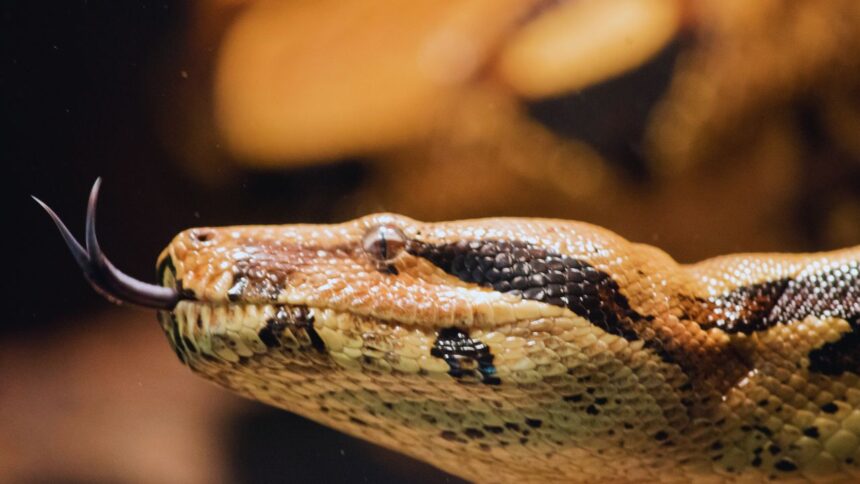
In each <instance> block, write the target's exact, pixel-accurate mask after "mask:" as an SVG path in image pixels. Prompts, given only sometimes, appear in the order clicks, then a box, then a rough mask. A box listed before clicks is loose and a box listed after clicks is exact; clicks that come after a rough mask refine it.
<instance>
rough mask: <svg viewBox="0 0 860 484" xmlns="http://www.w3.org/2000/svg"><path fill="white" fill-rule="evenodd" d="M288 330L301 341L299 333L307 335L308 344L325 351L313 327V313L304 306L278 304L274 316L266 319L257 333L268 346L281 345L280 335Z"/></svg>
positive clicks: (323, 343) (321, 351) (323, 344)
mask: <svg viewBox="0 0 860 484" xmlns="http://www.w3.org/2000/svg"><path fill="white" fill-rule="evenodd" d="M286 330H289V331H290V332H291V333H293V335H295V336H296V338H297V339H299V341H301V338H300V335H301V333H302V332H304V333H305V334H306V335H307V338H308V341H309V342H310V345H311V346H313V347H314V348H315V349H316V350H317V351H319V352H320V353H323V352H325V342H323V340H322V338H321V337H320V335H319V333H317V331H316V329H314V315H313V313H312V312H311V311H310V310H308V308H307V307H306V306H278V308H277V312H276V313H275V317H274V318H270V319H269V320H267V321H266V325H265V326H264V327H263V328H262V329H261V330H260V331H259V332H258V333H257V336H259V337H260V340H261V341H262V342H263V343H264V344H265V345H266V346H267V347H269V348H277V347H279V346H281V345H282V343H281V339H280V338H281V335H282V334H283V333H284V331H286Z"/></svg>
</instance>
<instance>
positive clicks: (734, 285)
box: [159, 214, 860, 482]
mask: <svg viewBox="0 0 860 484" xmlns="http://www.w3.org/2000/svg"><path fill="white" fill-rule="evenodd" d="M379 227H384V229H383V231H382V234H381V236H380V230H379ZM398 237H399V238H402V240H399V239H398ZM383 259H388V260H383ZM159 278H160V282H161V284H163V285H165V286H168V287H178V288H179V289H180V290H181V291H182V294H183V300H182V301H180V302H179V303H178V304H177V305H176V307H175V309H173V310H172V311H161V312H160V313H159V314H160V320H161V322H162V326H163V328H164V330H165V331H166V333H167V334H168V336H169V339H170V341H171V344H172V345H173V346H174V348H175V349H176V351H177V354H178V355H179V357H180V359H181V360H182V361H183V362H185V363H186V364H187V365H188V366H189V367H190V368H191V369H192V370H194V371H195V372H197V373H199V374H201V375H203V376H204V377H206V378H208V379H210V380H212V381H214V382H215V383H217V384H219V385H221V386H223V387H225V388H228V389H230V390H232V391H235V392H237V393H239V394H241V395H244V396H246V397H249V398H253V399H256V400H260V401H263V402H266V403H268V404H271V405H274V406H277V407H281V408H284V409H286V410H289V411H291V412H295V413H297V414H299V415H303V416H305V417H307V418H310V419H312V420H315V421H317V422H320V423H322V424H324V425H327V426H330V427H332V428H335V429H338V430H340V431H343V432H346V433H348V434H351V435H354V436H356V437H359V438H363V439H367V440H370V441H372V442H374V443H377V444H380V445H383V446H386V447H388V448H391V449H394V450H397V451H399V452H403V453H405V454H408V455H411V456H413V457H415V458H418V459H421V460H423V461H426V462H429V463H431V464H433V465H435V466H437V467H439V468H441V469H444V470H445V471H447V472H450V473H452V474H455V475H458V476H461V477H463V478H466V479H470V480H475V481H508V482H513V481H517V482H532V481H535V482H537V481H558V480H564V481H581V482H597V481H598V480H599V479H603V480H610V481H618V482H621V481H642V482H654V481H658V480H659V481H672V482H675V481H678V482H688V481H693V480H695V481H696V482H699V481H701V482H710V481H713V482H722V481H760V480H765V479H768V478H771V477H777V478H779V479H786V480H797V481H805V480H826V481H828V482H833V481H851V480H853V479H856V478H860V376H858V373H860V355H858V354H857V353H858V351H857V350H858V347H857V344H858V341H860V329H858V325H860V247H856V248H853V249H846V250H841V251H835V252H827V253H818V254H741V255H732V256H726V257H720V258H716V259H712V260H708V261H704V262H701V263H699V264H695V265H690V266H684V265H679V264H677V263H676V262H674V261H673V260H672V259H671V258H670V257H669V256H668V255H666V254H665V253H663V252H661V251H660V250H658V249H655V248H653V247H649V246H646V245H640V244H633V243H630V242H628V241H626V240H624V239H622V238H621V237H619V236H617V235H615V234H612V233H610V232H608V231H606V230H603V229H600V228H598V227H594V226H591V225H587V224H583V223H575V222H568V221H561V220H542V219H485V220H468V221H459V222H448V223H421V222H416V221H414V220H411V219H408V218H405V217H401V216H397V215H390V214H380V215H372V216H368V217H364V218H361V219H357V220H354V221H351V222H346V223H343V224H340V225H290V226H243V227H225V228H204V229H192V230H188V231H185V232H182V233H181V234H179V235H178V236H177V237H176V238H175V239H174V240H173V241H172V242H171V243H170V245H169V246H168V247H167V249H165V251H164V252H163V253H162V255H161V257H160V258H159ZM284 438H290V437H289V436H285V437H284Z"/></svg>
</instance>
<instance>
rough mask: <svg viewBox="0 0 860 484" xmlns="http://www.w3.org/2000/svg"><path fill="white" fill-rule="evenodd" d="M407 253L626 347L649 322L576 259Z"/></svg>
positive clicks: (471, 244)
mask: <svg viewBox="0 0 860 484" xmlns="http://www.w3.org/2000/svg"><path fill="white" fill-rule="evenodd" d="M407 250H409V252H410V253H412V254H413V255H416V256H419V257H423V258H425V259H427V260H429V261H430V262H432V263H433V264H434V265H436V266H438V267H440V268H441V269H442V270H444V271H445V272H447V273H448V274H451V275H454V276H456V277H457V278H459V279H461V280H462V281H465V282H470V283H475V284H479V285H481V286H485V287H492V288H493V289H495V290H496V291H499V292H504V293H509V294H515V295H519V296H521V297H522V298H523V299H531V300H535V301H541V302H545V303H547V304H552V305H554V306H561V307H567V308H569V309H570V310H571V311H573V312H574V313H576V314H577V315H579V316H582V317H583V318H585V319H587V320H588V321H590V322H591V323H592V324H594V325H596V326H598V327H600V328H601V329H603V330H604V331H606V332H608V333H611V334H614V335H617V336H621V337H623V338H625V339H627V340H630V341H634V340H637V339H639V335H638V333H637V330H636V328H637V327H638V326H641V325H642V323H646V322H648V321H651V320H652V319H653V317H652V316H643V315H641V314H639V313H637V312H636V311H634V310H633V309H632V308H631V307H630V304H629V302H628V300H627V298H626V297H625V296H624V295H623V294H622V293H621V289H620V288H619V287H618V283H617V282H615V280H614V279H612V277H611V276H610V275H609V274H606V273H605V272H602V271H600V270H598V269H596V268H595V267H594V266H592V265H590V264H588V263H587V262H584V261H582V260H580V259H576V258H573V257H568V256H562V255H560V254H556V253H553V252H550V251H548V250H546V249H543V248H540V247H537V246H534V245H532V244H528V243H525V242H519V241H499V240H476V241H460V242H456V243H450V244H440V245H432V244H426V243H423V242H415V241H413V242H411V243H410V244H409V246H408V249H407Z"/></svg>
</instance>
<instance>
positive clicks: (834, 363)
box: [809, 315, 860, 413]
mask: <svg viewBox="0 0 860 484" xmlns="http://www.w3.org/2000/svg"><path fill="white" fill-rule="evenodd" d="M848 323H849V324H850V325H851V331H848V332H847V333H844V334H843V335H842V337H841V338H839V339H838V340H836V341H834V342H832V343H825V344H823V345H822V346H821V347H819V348H816V349H814V350H812V351H810V352H809V371H812V372H815V373H821V374H824V375H831V376H838V375H841V374H843V373H845V372H846V371H850V372H852V373H855V374H857V375H860V315H858V316H856V317H855V318H854V319H851V320H849V321H848ZM830 405H833V404H832V403H831V404H830ZM834 407H836V406H835V405H833V406H832V407H831V406H829V405H828V406H827V408H826V409H825V408H824V407H822V410H823V411H825V412H827V413H833V412H830V410H833V411H834V412H835V411H836V410H838V408H834Z"/></svg>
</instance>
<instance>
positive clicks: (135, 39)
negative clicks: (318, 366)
mask: <svg viewBox="0 0 860 484" xmlns="http://www.w3.org/2000/svg"><path fill="white" fill-rule="evenodd" d="M0 38H2V42H0V46H2V47H0V49H2V50H0V62H2V69H0V99H2V116H3V118H4V119H3V121H4V122H3V128H2V131H0V133H2V134H0V156H2V161H3V166H4V167H6V170H7V171H6V175H5V176H3V178H2V179H3V181H4V184H5V186H4V190H3V192H4V193H5V194H7V195H8V196H7V197H4V199H6V200H7V202H5V203H4V209H3V210H2V211H0V213H2V215H3V219H2V227H4V230H3V233H4V234H5V237H4V238H5V239H6V241H7V243H6V244H4V245H6V246H7V249H6V251H7V252H6V254H5V257H4V260H6V261H7V265H6V271H5V273H6V277H4V278H3V280H4V287H5V288H6V289H5V290H4V294H5V295H6V297H5V307H6V308H7V309H6V310H5V312H4V316H3V318H2V319H0V429H2V430H0V481H3V482H15V481H25V482H43V481H64V482H93V481H96V482H108V481H109V482H280V481H284V480H291V481H297V482H307V481H311V480H319V479H322V480H325V481H335V482H336V481H342V482H345V481H356V480H362V481H368V482H379V481H407V480H408V481H426V482H438V481H444V480H448V481H453V480H455V479H453V478H450V477H448V476H446V475H444V474H442V473H441V472H438V471H435V470H433V469H432V468H430V467H428V466H426V465H424V464H421V463H419V462H415V461H411V460H408V459H407V458H405V457H402V456H399V455H397V454H393V453H391V452H388V451H385V450H383V449H380V448H377V447H375V446H372V445H370V444H365V443H362V442H358V441H356V440H354V439H350V438H347V437H345V436H342V435H340V434H338V433H336V432H334V431H331V430H328V429H326V428H323V427H320V426H318V425H316V424H313V423H311V422H308V421H306V420H304V419H301V418H298V417H295V416H292V415H290V414H287V413H286V412H280V411H277V410H272V409H268V408H266V407H263V406H262V405H259V404H256V403H254V402H248V401H244V400H241V399H239V398H237V397H234V396H232V395H230V394H228V393H227V392H225V391H222V390H219V389H217V388H215V387H214V386H211V385H209V384H208V383H206V382H204V381H203V380H201V379H198V378H196V377H194V376H193V375H191V373H190V372H189V371H188V370H187V369H186V368H184V367H182V366H181V364H180V363H179V362H178V361H177V360H176V358H175V356H173V355H172V353H171V352H170V350H169V348H168V345H167V342H166V341H165V340H164V338H163V336H162V334H161V331H160V329H159V328H158V325H157V324H156V322H155V317H154V315H153V314H151V313H149V312H146V311H141V310H135V309H133V308H113V307H110V306H109V304H108V303H106V302H105V301H104V300H102V299H101V298H100V297H98V296H97V295H96V294H95V293H94V292H93V291H92V290H91V289H90V288H89V287H88V286H87V285H86V283H85V282H84V280H83V278H82V277H81V275H80V274H79V271H78V269H77V268H76V267H75V265H74V262H73V261H72V258H71V257H70V256H69V254H68V253H67V251H66V249H65V247H63V245H62V243H61V241H60V238H59V236H58V235H57V233H56V230H55V228H54V227H53V226H52V225H51V223H50V221H49V219H48V218H47V217H46V216H45V215H44V213H41V211H40V209H39V208H38V207H37V206H36V205H35V204H34V203H33V202H32V201H31V200H30V198H29V195H30V194H35V195H37V196H39V197H40V198H42V199H43V200H45V201H46V202H47V203H48V204H50V205H51V206H52V207H53V208H54V209H55V210H57V212H58V213H59V214H60V215H61V216H62V217H63V218H64V219H65V220H66V222H67V224H69V226H70V228H71V229H72V231H73V232H75V233H76V234H78V235H80V234H81V233H82V230H83V218H84V210H85V202H86V196H87V193H88V190H89V187H90V186H91V184H92V182H93V181H94V180H95V178H96V177H97V176H102V177H103V178H104V187H103V189H102V194H101V200H100V209H99V210H100V211H99V226H100V230H99V232H100V238H101V241H102V245H103V247H104V249H105V251H106V252H107V253H108V254H109V255H110V256H111V258H112V259H113V261H114V262H115V263H116V265H117V266H119V267H121V268H123V269H124V270H125V271H127V272H128V273H130V274H132V275H134V276H136V277H138V278H141V279H144V280H153V277H154V274H153V272H154V267H153V265H154V261H155V257H156V256H157V255H158V253H159V251H160V250H161V249H162V248H163V246H164V245H166V244H167V242H168V241H169V240H170V238H171V237H172V236H173V235H174V234H175V233H176V232H178V231H180V230H182V229H184V228H187V227H190V226H199V225H225V224H250V223H288V222H299V221H301V222H315V223H322V222H334V221H341V220H346V219H349V218H352V217H355V216H358V215H362V214H366V213H370V212H376V211H383V210H384V211H394V212H400V213H403V214H406V215H409V216H412V217H414V218H418V219H423V220H444V219H458V218H467V217H480V216H493V215H522V216H547V217H561V218H570V219H579V220H584V221H588V222H591V223H596V224H599V225H602V226H604V227H607V228H609V229H612V230H614V231H616V232H618V233H620V234H621V235H623V236H625V237H627V238H629V239H631V240H635V241H639V242H647V243H650V244H653V245H656V246H659V247H661V248H663V249H664V250H666V251H668V252H669V253H670V254H672V255H673V256H674V257H675V258H676V259H677V260H679V261H682V262H692V261H695V260H699V259H701V258H705V257H709V256H713V255H717V254H721V253H726V252H737V251H804V250H823V249H830V248H836V247H840V246H848V245H853V244H858V243H860V3H858V2H856V0H833V1H830V2H818V1H814V0H805V1H797V0H762V1H758V2H746V1H740V0H728V1H727V0H699V1H693V0H635V1H634V0H578V1H558V0H553V1H546V0H544V1H538V0H463V1H458V2H440V1H437V0H314V1H310V0H291V1H286V0H285V1H273V2H266V1H251V0H248V1H242V0H220V1H219V0H212V1H195V2H174V1H166V2H164V1H159V2H155V1H139V2H134V3H130V2H125V3H123V4H122V5H119V4H116V3H113V2H96V1H83V0H78V1H65V2H48V3H47V4H45V3H40V4H35V3H34V2H25V1H18V2H3V5H2V6H0ZM10 173H11V175H10ZM10 265H11V270H10ZM10 309H11V310H10Z"/></svg>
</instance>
